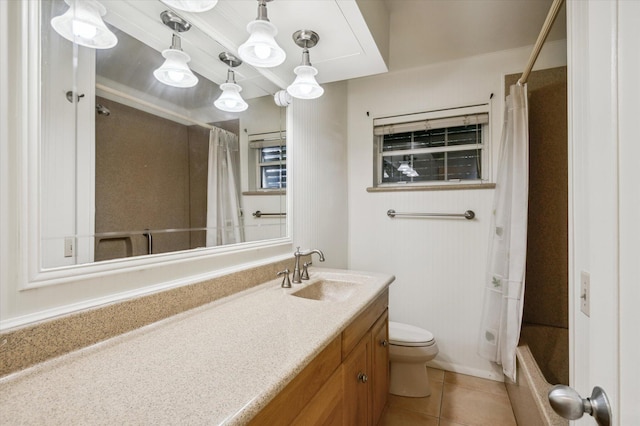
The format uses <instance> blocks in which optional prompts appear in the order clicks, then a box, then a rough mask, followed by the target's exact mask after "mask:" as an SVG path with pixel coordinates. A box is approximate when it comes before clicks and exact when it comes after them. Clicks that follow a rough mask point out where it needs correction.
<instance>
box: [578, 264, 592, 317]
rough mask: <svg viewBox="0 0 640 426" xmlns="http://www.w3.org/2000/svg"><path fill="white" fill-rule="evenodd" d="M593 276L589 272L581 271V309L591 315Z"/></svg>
mask: <svg viewBox="0 0 640 426" xmlns="http://www.w3.org/2000/svg"><path fill="white" fill-rule="evenodd" d="M590 286H591V276H590V275H589V273H588V272H585V271H581V272H580V310H581V311H582V313H583V314H585V315H586V316H590V309H591V302H590V299H591V288H590Z"/></svg>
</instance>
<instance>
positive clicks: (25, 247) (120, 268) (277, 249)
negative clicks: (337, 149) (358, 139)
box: [16, 1, 293, 290]
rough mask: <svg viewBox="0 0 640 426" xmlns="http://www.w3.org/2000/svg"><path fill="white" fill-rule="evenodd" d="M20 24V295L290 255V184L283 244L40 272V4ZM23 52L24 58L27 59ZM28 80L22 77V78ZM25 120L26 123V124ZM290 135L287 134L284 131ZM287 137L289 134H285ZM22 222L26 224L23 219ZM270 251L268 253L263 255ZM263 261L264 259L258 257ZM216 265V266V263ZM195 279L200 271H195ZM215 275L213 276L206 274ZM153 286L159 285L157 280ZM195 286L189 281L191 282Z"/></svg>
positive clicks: (25, 8) (24, 12) (24, 9)
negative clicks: (172, 269)
mask: <svg viewBox="0 0 640 426" xmlns="http://www.w3.org/2000/svg"><path fill="white" fill-rule="evenodd" d="M20 3H21V5H20V6H18V7H20V13H21V18H22V19H21V22H22V25H21V27H20V30H19V31H20V40H19V42H18V43H16V45H17V46H18V48H19V49H21V50H20V51H21V52H22V53H21V54H20V56H21V59H22V60H21V62H22V63H21V64H20V65H21V66H22V67H23V70H22V71H25V74H23V79H24V80H23V82H22V83H23V84H22V86H21V88H20V90H19V93H21V94H22V100H21V102H20V103H21V110H20V113H21V114H22V117H23V118H22V119H21V120H22V122H21V123H20V127H21V136H22V140H23V141H24V142H26V143H22V144H20V147H19V150H20V151H21V152H20V153H19V155H18V157H19V158H20V160H19V165H18V168H19V170H20V171H19V182H18V183H19V184H20V185H21V186H20V187H21V188H23V189H26V191H24V192H23V194H26V196H24V195H23V196H18V199H19V202H18V206H17V207H18V209H17V210H18V214H19V218H20V219H19V220H18V221H19V229H20V231H21V232H20V234H21V235H20V245H21V248H20V253H19V257H20V259H21V260H22V261H21V262H20V263H21V264H20V265H19V270H20V273H19V275H20V278H19V288H20V289H21V290H27V289H34V288H40V287H44V286H50V285H56V284H64V283H68V282H72V281H80V280H86V279H93V278H101V277H105V276H111V275H114V274H121V273H122V274H124V273H127V272H133V271H143V270H153V269H156V268H158V269H159V267H160V266H162V267H166V266H173V265H177V264H181V265H184V264H185V262H191V261H192V262H194V263H195V262H196V261H205V262H208V261H213V260H214V259H217V258H220V259H227V260H226V261H223V262H224V263H225V265H226V266H227V267H229V268H231V267H233V266H234V265H239V264H246V262H251V261H252V260H253V261H255V259H252V257H254V258H255V257H256V256H250V254H251V253H252V252H254V253H255V251H256V250H258V249H263V251H264V253H261V254H264V255H271V256H273V255H279V254H282V253H285V252H287V253H289V252H290V250H291V248H292V230H293V219H292V207H293V203H292V200H293V198H292V192H293V191H292V190H291V187H292V186H291V185H290V182H288V184H287V191H286V207H287V209H286V213H287V223H286V232H287V236H285V237H281V238H275V239H270V240H262V241H257V242H245V243H239V244H232V245H228V246H217V247H206V248H197V249H189V250H184V251H178V252H170V253H159V254H153V255H144V256H137V257H135V258H121V259H113V260H106V261H100V262H95V263H87V264H78V265H70V266H62V267H56V268H51V269H45V268H42V267H41V265H42V257H41V250H40V243H41V237H42V235H41V229H40V223H41V221H40V219H41V214H42V212H41V211H40V208H41V205H40V193H41V188H40V151H41V149H40V143H41V140H42V131H41V113H40V108H41V93H40V82H41V61H40V56H41V44H40V40H41V31H40V26H41V19H40V10H41V4H42V2H41V1H29V2H20ZM25 52H26V53H25ZM25 75H26V77H25ZM25 117H26V119H25ZM291 117H292V109H291V106H289V107H288V108H287V120H286V123H287V128H288V127H289V123H290V122H291ZM287 130H288V129H287ZM288 133H289V132H288ZM287 149H288V150H291V145H290V144H288V145H287ZM290 167H291V166H290V163H288V164H287V175H288V176H291V170H290ZM22 218H26V220H24V219H22ZM264 249H270V250H264ZM234 254H238V256H237V257H238V258H239V259H242V260H239V262H238V261H234V260H232V259H230V257H233V255H234ZM258 257H259V258H262V256H258ZM214 263H217V262H214ZM193 272H195V273H196V274H198V272H199V271H196V270H195V268H194V271H193ZM212 273H215V270H212V271H211V272H210V274H212ZM183 275H184V276H185V277H188V276H189V277H193V276H194V275H193V274H190V273H189V272H186V273H185V274H183ZM198 277H199V280H202V279H205V278H206V277H204V276H203V275H198ZM140 281H142V282H143V285H144V283H145V282H148V281H149V279H141V280H140ZM153 281H157V278H156V279H155V280H153ZM191 281H193V280H191ZM157 284H158V285H161V286H164V287H166V286H167V285H168V284H167V283H166V282H162V280H161V279H160V283H157Z"/></svg>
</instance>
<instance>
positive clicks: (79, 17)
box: [51, 0, 118, 49]
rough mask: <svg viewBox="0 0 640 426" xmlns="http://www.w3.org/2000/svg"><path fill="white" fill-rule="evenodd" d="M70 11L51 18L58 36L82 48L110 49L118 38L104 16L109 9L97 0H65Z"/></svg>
mask: <svg viewBox="0 0 640 426" xmlns="http://www.w3.org/2000/svg"><path fill="white" fill-rule="evenodd" d="M64 1H65V3H67V4H68V5H69V9H68V10H67V11H66V12H65V13H64V14H62V15H60V16H56V17H54V18H51V26H52V27H53V29H54V30H56V32H57V33H58V34H60V35H61V36H62V37H64V38H66V39H67V40H69V41H72V42H74V43H76V44H79V45H80V46H85V47H90V48H92V49H109V48H112V47H113V46H115V45H116V44H117V43H118V38H117V37H116V35H115V34H114V33H112V32H111V30H109V28H107V26H106V25H105V23H104V21H103V20H102V16H104V15H105V14H106V13H107V9H105V7H104V6H103V5H102V4H101V3H99V2H98V1H96V0H64Z"/></svg>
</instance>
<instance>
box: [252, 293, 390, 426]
mask: <svg viewBox="0 0 640 426" xmlns="http://www.w3.org/2000/svg"><path fill="white" fill-rule="evenodd" d="M388 304H389V292H388V290H385V291H384V293H382V294H381V295H380V296H378V298H377V299H375V300H374V301H373V302H372V303H371V304H370V305H369V307H368V308H367V309H366V310H365V311H364V312H362V313H361V314H360V315H359V316H358V317H357V318H356V319H355V320H353V321H352V322H351V324H349V325H348V326H347V328H346V329H345V330H344V331H343V332H342V334H341V335H340V336H338V337H336V339H334V340H333V342H331V344H329V346H327V347H326V348H325V349H324V350H323V351H322V352H321V353H320V354H319V355H318V356H316V357H315V358H314V359H313V360H312V361H311V363H309V365H307V367H305V368H304V369H303V370H302V372H300V374H298V376H296V377H295V378H294V379H293V380H292V381H291V382H290V383H289V384H288V385H287V386H286V387H285V388H284V389H283V390H282V391H281V392H280V393H279V394H278V395H277V396H276V397H275V398H274V399H273V400H272V401H271V402H270V403H269V404H268V405H267V406H266V407H265V408H264V409H263V410H262V411H261V412H259V413H258V414H257V416H256V417H254V418H253V419H252V420H251V422H250V424H252V425H270V426H271V425H289V424H293V425H327V426H329V425H331V426H333V425H344V426H355V425H364V426H372V425H376V424H378V422H379V421H380V417H381V415H382V412H383V411H384V407H385V405H386V403H387V396H388V394H389V346H388V323H389V321H388V320H389V316H388V311H387V306H388Z"/></svg>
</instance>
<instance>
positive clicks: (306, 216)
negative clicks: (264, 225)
mask: <svg viewBox="0 0 640 426" xmlns="http://www.w3.org/2000/svg"><path fill="white" fill-rule="evenodd" d="M323 87H324V89H325V93H324V95H323V96H322V97H320V98H318V99H314V100H300V99H294V101H293V104H292V105H291V106H289V108H291V109H292V110H291V121H290V126H289V127H288V130H289V133H290V134H291V137H290V138H288V140H287V142H288V148H287V149H289V153H288V156H289V157H288V158H289V159H290V161H288V166H289V172H290V173H291V176H292V178H291V180H290V187H289V190H290V191H291V190H292V191H293V197H292V199H291V203H292V206H293V242H294V247H295V246H300V247H301V248H302V249H306V248H311V249H313V248H318V249H320V250H322V251H323V253H324V254H325V257H326V262H324V263H322V264H320V263H319V262H318V259H317V257H315V256H314V257H313V262H314V264H315V265H317V266H323V267H331V268H346V267H347V228H348V216H347V84H346V83H345V82H339V83H333V84H325V85H323Z"/></svg>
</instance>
